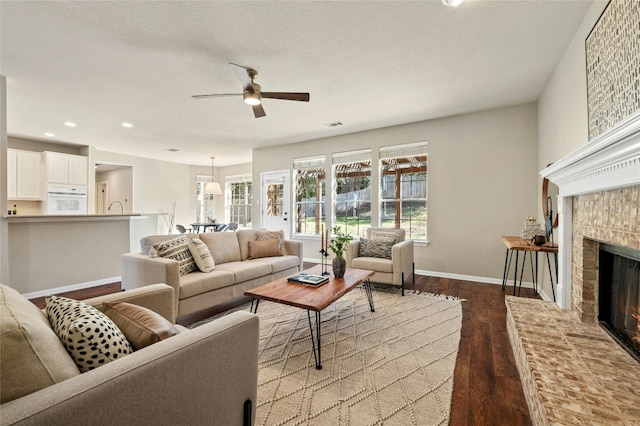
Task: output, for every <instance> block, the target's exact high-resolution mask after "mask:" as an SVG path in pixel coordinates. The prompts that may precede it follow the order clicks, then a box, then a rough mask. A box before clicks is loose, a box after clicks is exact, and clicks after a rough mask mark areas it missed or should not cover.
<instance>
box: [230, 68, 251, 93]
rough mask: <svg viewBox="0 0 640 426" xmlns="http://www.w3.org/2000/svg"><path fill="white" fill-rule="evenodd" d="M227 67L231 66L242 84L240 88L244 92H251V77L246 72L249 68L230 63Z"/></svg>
mask: <svg viewBox="0 0 640 426" xmlns="http://www.w3.org/2000/svg"><path fill="white" fill-rule="evenodd" d="M229 65H231V69H232V70H233V72H234V73H236V76H238V79H239V80H240V82H241V83H242V87H243V88H244V89H245V90H251V91H252V92H253V84H251V77H249V72H248V70H249V68H247V67H243V66H242V65H238V64H234V63H231V62H229Z"/></svg>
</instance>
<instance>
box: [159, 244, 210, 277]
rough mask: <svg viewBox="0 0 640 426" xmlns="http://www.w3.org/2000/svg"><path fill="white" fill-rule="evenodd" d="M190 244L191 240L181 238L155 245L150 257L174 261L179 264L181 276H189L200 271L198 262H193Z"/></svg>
mask: <svg viewBox="0 0 640 426" xmlns="http://www.w3.org/2000/svg"><path fill="white" fill-rule="evenodd" d="M188 243H189V239H188V238H187V237H185V236H181V237H178V238H174V239H173V240H169V241H165V242H163V243H158V244H154V245H153V247H152V249H151V250H149V256H151V257H156V256H160V257H164V258H166V259H173V260H175V261H176V262H178V269H179V273H180V276H182V275H187V274H188V273H189V272H193V271H195V270H197V269H198V267H197V266H196V262H195V261H194V260H193V256H192V255H191V252H190V251H189V245H188Z"/></svg>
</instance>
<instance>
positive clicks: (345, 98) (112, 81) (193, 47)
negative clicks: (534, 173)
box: [0, 0, 592, 166]
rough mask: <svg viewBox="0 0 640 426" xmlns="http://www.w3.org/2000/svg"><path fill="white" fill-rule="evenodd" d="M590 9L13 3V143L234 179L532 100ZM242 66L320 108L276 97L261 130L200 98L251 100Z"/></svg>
mask: <svg viewBox="0 0 640 426" xmlns="http://www.w3.org/2000/svg"><path fill="white" fill-rule="evenodd" d="M591 3H592V2H591V1H580V0H573V1H560V0H549V1H506V0H505V1H483V0H467V1H466V2H465V3H463V4H462V6H460V7H458V8H449V7H445V6H443V5H442V3H441V1H440V0H432V1H391V2H386V1H356V2H344V1H340V2H335V1H328V2H321V1H314V2H310V1H279V2H272V1H260V2H257V1H252V2H239V1H233V2H231V1H229V2H221V1H205V2H187V1H181V2H178V1H175V2H152V1H148V2H145V1H135V2H134V1H124V2H122V1H118V2H116V1H104V2H76V1H44V2H39V1H30V2H27V1H15V2H14V1H6V0H3V1H1V2H0V43H1V45H0V73H1V74H2V75H4V76H6V77H7V110H8V113H7V114H8V115H7V122H8V124H7V127H8V133H9V135H12V136H18V137H28V138H32V139H38V140H52V141H58V142H66V143H74V144H86V145H92V146H95V147H97V148H98V149H100V150H106V151H112V152H118V153H126V154H129V155H136V156H144V157H149V158H154V159H160V160H167V161H174V162H178V163H187V164H196V165H203V166H205V165H210V159H209V157H210V156H215V157H216V163H215V164H216V166H224V165H230V164H239V163H245V162H250V161H251V150H252V149H253V148H256V147H263V146H269V145H277V144H283V143H292V142H298V141H304V140H311V139H316V138H322V137H328V136H333V135H337V134H344V133H352V132H357V131H362V130H367V129H374V128H380V127H385V126H391V125H396V124H403V123H409V122H415V121H421V120H426V119H431V118H436V117H442V116H448V115H453V114H459V113H465V112H471V111H477V110H482V109H487V108H495V107H500V106H506V105H514V104H519V103H523V102H529V101H534V100H537V99H538V98H539V96H540V94H541V91H542V89H543V88H544V86H545V84H546V82H547V81H548V79H549V77H550V76H551V73H552V71H553V69H554V68H555V66H556V64H557V63H558V61H559V59H560V57H561V55H562V54H563V52H564V51H565V49H566V47H567V46H568V44H569V42H570V41H571V38H572V37H573V35H574V33H575V32H576V30H577V28H578V26H579V25H580V23H581V22H582V19H583V18H584V15H585V13H586V11H587V10H588V8H589V7H590V5H591ZM228 62H235V63H238V64H241V65H246V66H250V67H253V68H255V69H257V70H258V72H259V73H260V75H259V76H258V79H257V82H258V83H260V84H261V85H262V89H263V90H264V91H293V92H310V94H311V101H310V102H309V103H301V102H289V101H281V100H271V99H266V100H264V102H263V106H264V109H265V110H266V112H267V117H264V118H260V119H255V118H254V117H253V114H252V111H251V108H250V107H249V106H247V105H245V104H244V103H243V102H242V99H241V98H215V99H202V100H195V99H192V98H191V95H194V94H202V93H216V92H221V93H229V92H240V91H241V85H240V82H239V80H238V79H237V78H236V76H235V74H234V73H233V72H232V70H231V68H230V67H229V65H228ZM65 121H73V122H76V123H77V124H78V127H76V128H68V127H65V126H64V125H63V123H64V122H65ZM123 121H127V122H131V123H133V124H134V127H133V128H131V129H126V128H123V127H122V126H121V123H122V122H123ZM335 121H340V122H342V123H344V125H343V126H340V127H335V128H330V127H327V126H326V124H327V123H330V122H335ZM45 132H52V133H55V134H56V137H55V138H52V139H47V138H46V137H45V136H43V134H44V133H45ZM169 148H177V149H179V151H178V152H169V151H167V149H169Z"/></svg>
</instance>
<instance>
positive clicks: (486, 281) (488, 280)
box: [416, 269, 533, 288]
mask: <svg viewBox="0 0 640 426" xmlns="http://www.w3.org/2000/svg"><path fill="white" fill-rule="evenodd" d="M416 275H427V276H430V277H439V278H451V279H454V280H461V281H473V282H478V283H484V284H498V285H502V278H489V277H478V276H475V275H463V274H452V273H449V272H439V271H426V270H424V269H416ZM507 285H508V286H513V280H507ZM522 287H524V288H533V283H532V282H530V281H522Z"/></svg>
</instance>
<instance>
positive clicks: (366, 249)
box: [358, 238, 395, 259]
mask: <svg viewBox="0 0 640 426" xmlns="http://www.w3.org/2000/svg"><path fill="white" fill-rule="evenodd" d="M394 244H395V243H393V242H392V241H385V240H367V239H366V238H360V249H359V250H358V256H359V257H379V258H382V259H391V248H392V247H393V246H394Z"/></svg>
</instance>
